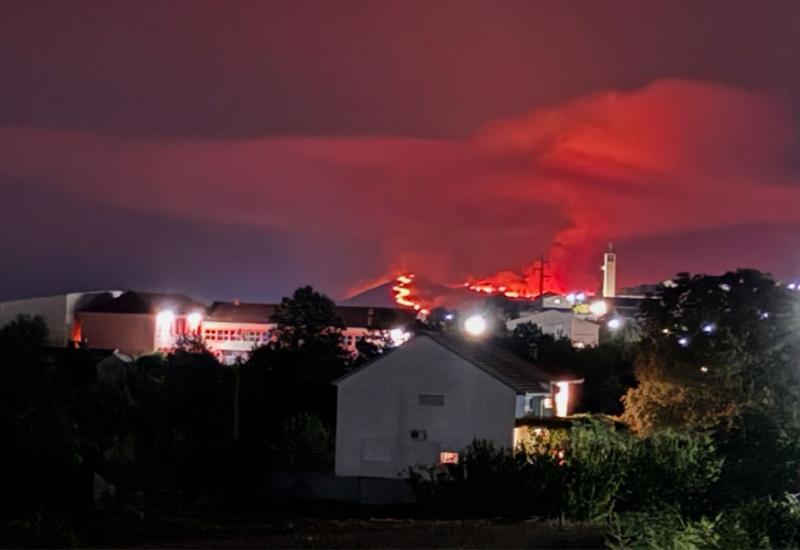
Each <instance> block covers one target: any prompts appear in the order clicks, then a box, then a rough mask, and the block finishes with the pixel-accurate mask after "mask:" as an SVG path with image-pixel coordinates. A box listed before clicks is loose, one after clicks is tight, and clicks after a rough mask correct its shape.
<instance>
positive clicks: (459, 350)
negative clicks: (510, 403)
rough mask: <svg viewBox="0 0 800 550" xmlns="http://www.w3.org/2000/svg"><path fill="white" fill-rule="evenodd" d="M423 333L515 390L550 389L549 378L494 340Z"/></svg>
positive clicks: (538, 390)
mask: <svg viewBox="0 0 800 550" xmlns="http://www.w3.org/2000/svg"><path fill="white" fill-rule="evenodd" d="M425 336H427V337H428V338H430V339H431V340H433V341H434V342H436V343H437V344H439V345H440V346H442V347H444V348H447V349H448V350H450V351H451V352H453V353H455V354H456V355H458V356H459V357H461V358H462V359H464V360H465V361H467V362H469V363H472V364H473V365H475V366H476V367H478V368H480V369H481V370H483V371H485V372H486V373H488V374H489V375H491V376H493V377H494V378H497V379H498V380H500V381H501V382H503V383H504V384H506V385H507V386H509V387H511V388H512V389H514V390H515V391H517V392H519V393H525V392H533V393H536V392H542V391H546V392H549V391H550V382H551V381H552V380H553V377H551V376H550V375H549V374H548V373H547V372H545V371H544V370H542V369H540V368H539V367H537V366H536V365H533V364H531V363H529V362H528V361H525V360H524V359H522V358H520V357H518V356H517V355H515V354H514V353H512V352H510V351H509V350H507V349H506V348H504V347H502V346H500V345H499V344H497V343H496V342H492V341H491V340H477V339H467V338H464V337H462V336H461V335H460V334H454V333H448V332H429V333H425Z"/></svg>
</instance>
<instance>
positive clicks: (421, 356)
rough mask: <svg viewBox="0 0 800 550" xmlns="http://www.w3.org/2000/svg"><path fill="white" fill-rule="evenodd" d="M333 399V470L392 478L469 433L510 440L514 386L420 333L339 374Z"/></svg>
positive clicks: (457, 445) (455, 447)
mask: <svg viewBox="0 0 800 550" xmlns="http://www.w3.org/2000/svg"><path fill="white" fill-rule="evenodd" d="M420 394H427V395H431V394H435V395H442V396H444V405H443V406H436V405H420V404H419V395H420ZM337 401H338V404H337V409H338V410H337V429H336V474H337V475H339V476H365V477H384V478H394V479H397V478H398V477H399V476H400V475H401V473H402V472H403V470H404V469H406V468H407V467H409V466H412V465H416V464H426V465H430V464H433V463H435V462H436V461H437V460H438V458H439V452H440V451H461V450H463V449H464V448H465V447H466V446H468V445H469V444H470V443H471V442H472V441H473V440H474V439H476V438H477V439H489V440H492V441H495V442H496V443H497V444H498V445H501V446H511V445H512V442H513V441H512V438H513V430H514V419H515V409H516V392H515V391H514V390H512V389H511V388H509V387H508V386H506V385H505V384H503V383H501V382H499V381H498V380H497V379H495V378H493V377H491V376H490V375H488V374H486V373H485V372H483V371H482V370H480V369H479V368H477V367H475V366H474V365H472V364H470V363H468V362H466V361H464V360H463V359H461V358H460V357H459V356H457V355H455V354H454V353H452V352H450V351H449V350H447V349H445V348H443V347H441V346H440V345H438V344H437V343H435V342H433V341H432V340H430V339H429V338H425V337H422V336H418V337H416V338H413V339H412V340H410V341H409V342H408V343H406V344H405V345H403V346H402V347H400V348H399V349H397V350H395V351H393V352H391V353H390V354H388V355H387V356H386V357H384V358H382V359H380V360H378V361H376V362H374V363H372V364H371V365H369V366H367V367H366V368H364V369H363V370H362V371H360V372H358V373H356V374H354V375H352V376H350V377H348V378H345V379H344V380H342V381H340V382H339V384H338V400H337ZM412 430H417V431H418V432H419V431H423V430H424V431H425V433H426V434H427V438H426V440H424V441H419V440H414V439H412V437H411V432H412Z"/></svg>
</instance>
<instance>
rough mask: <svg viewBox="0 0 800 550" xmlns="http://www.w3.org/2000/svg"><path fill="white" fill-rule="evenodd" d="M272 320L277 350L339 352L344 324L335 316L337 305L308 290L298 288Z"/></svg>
mask: <svg viewBox="0 0 800 550" xmlns="http://www.w3.org/2000/svg"><path fill="white" fill-rule="evenodd" d="M272 320H273V321H274V322H275V324H276V327H275V330H274V331H273V337H274V343H275V344H276V345H277V347H279V348H280V349H284V350H288V351H300V350H301V349H303V348H306V349H307V348H309V347H311V348H314V349H315V350H320V349H322V348H330V350H331V351H332V350H339V349H341V343H342V330H343V329H344V324H343V323H342V320H341V319H340V318H339V317H338V315H336V304H334V303H333V300H331V299H330V298H328V297H327V296H325V295H324V294H320V293H319V292H316V291H315V290H314V289H313V288H312V287H311V286H304V287H301V288H298V289H297V290H295V291H294V294H292V297H291V298H283V299H282V300H281V303H280V304H278V306H277V308H276V309H275V313H274V315H273V316H272Z"/></svg>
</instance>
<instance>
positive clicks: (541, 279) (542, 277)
mask: <svg viewBox="0 0 800 550" xmlns="http://www.w3.org/2000/svg"><path fill="white" fill-rule="evenodd" d="M548 265H550V262H549V261H548V260H546V259H545V257H544V254H542V255H541V256H540V257H539V296H543V295H544V280H545V279H549V278H550V275H547V274H545V266H548Z"/></svg>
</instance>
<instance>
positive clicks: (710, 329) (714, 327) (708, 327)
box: [703, 323, 717, 334]
mask: <svg viewBox="0 0 800 550" xmlns="http://www.w3.org/2000/svg"><path fill="white" fill-rule="evenodd" d="M715 330H717V325H715V324H714V323H707V324H705V325H703V332H705V333H706V334H711V333H712V332H714V331H715Z"/></svg>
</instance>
